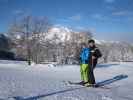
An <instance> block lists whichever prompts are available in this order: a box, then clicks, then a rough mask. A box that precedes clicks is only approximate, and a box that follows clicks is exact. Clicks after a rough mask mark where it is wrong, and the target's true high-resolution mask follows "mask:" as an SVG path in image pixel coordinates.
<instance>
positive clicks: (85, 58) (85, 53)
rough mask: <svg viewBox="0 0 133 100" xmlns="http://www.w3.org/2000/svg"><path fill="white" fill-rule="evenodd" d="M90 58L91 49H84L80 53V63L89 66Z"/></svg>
mask: <svg viewBox="0 0 133 100" xmlns="http://www.w3.org/2000/svg"><path fill="white" fill-rule="evenodd" d="M89 58H90V48H83V49H82V51H81V53H80V61H81V63H82V64H88V63H89Z"/></svg>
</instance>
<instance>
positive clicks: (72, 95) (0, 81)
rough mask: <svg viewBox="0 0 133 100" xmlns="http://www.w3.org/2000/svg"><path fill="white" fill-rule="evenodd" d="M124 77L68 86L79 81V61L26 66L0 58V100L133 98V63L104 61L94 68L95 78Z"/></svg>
mask: <svg viewBox="0 0 133 100" xmlns="http://www.w3.org/2000/svg"><path fill="white" fill-rule="evenodd" d="M121 74H122V75H127V76H128V77H127V78H125V79H121V80H117V81H114V82H112V83H111V84H108V85H107V86H108V87H110V89H101V88H86V87H82V86H68V85H66V84H65V83H64V81H68V80H69V81H74V82H78V81H80V73H79V66H78V65H64V66H56V67H54V66H51V67H50V66H49V67H48V66H47V65H32V66H28V65H27V64H26V63H25V62H12V61H0V100H133V85H132V83H133V77H132V76H133V66H132V64H130V63H117V64H112V63H110V64H104V65H99V66H98V68H96V69H95V76H96V80H97V82H101V81H104V80H108V79H111V78H113V77H115V76H118V75H121Z"/></svg>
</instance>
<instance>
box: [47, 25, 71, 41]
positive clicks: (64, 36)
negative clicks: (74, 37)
mask: <svg viewBox="0 0 133 100" xmlns="http://www.w3.org/2000/svg"><path fill="white" fill-rule="evenodd" d="M71 32H72V30H71V29H69V28H67V27H63V26H54V27H52V28H51V29H50V30H49V32H48V33H49V35H48V38H54V37H55V36H56V38H58V39H59V40H60V41H61V42H64V41H65V40H69V39H70V37H71Z"/></svg>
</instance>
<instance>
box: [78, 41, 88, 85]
mask: <svg viewBox="0 0 133 100" xmlns="http://www.w3.org/2000/svg"><path fill="white" fill-rule="evenodd" d="M89 58H90V48H88V47H87V46H86V44H85V43H83V44H82V50H81V53H80V74H81V80H82V81H81V82H80V84H81V85H85V86H88V85H89V75H88V74H89V67H90V65H89V63H88V62H89Z"/></svg>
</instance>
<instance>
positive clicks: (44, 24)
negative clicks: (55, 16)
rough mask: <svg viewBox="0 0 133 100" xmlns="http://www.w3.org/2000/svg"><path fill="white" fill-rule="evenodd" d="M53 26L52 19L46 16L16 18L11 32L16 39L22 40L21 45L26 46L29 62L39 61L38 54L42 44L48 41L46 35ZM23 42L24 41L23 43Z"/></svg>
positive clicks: (10, 29)
mask: <svg viewBox="0 0 133 100" xmlns="http://www.w3.org/2000/svg"><path fill="white" fill-rule="evenodd" d="M50 27H51V24H50V21H49V20H48V18H46V17H33V16H29V15H28V16H23V17H19V18H16V19H15V21H14V22H13V23H12V25H11V26H10V28H9V33H10V34H11V36H14V37H15V39H16V38H18V40H21V44H22V45H21V44H19V45H21V47H22V48H24V49H25V48H26V55H27V60H28V64H29V65H31V60H34V61H35V62H36V63H38V55H39V51H40V50H41V45H42V44H44V43H46V41H47V40H46V36H47V35H48V30H49V28H50ZM22 42H23V43H22Z"/></svg>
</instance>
